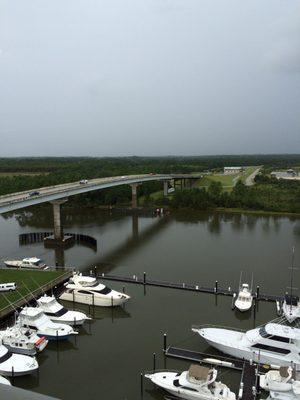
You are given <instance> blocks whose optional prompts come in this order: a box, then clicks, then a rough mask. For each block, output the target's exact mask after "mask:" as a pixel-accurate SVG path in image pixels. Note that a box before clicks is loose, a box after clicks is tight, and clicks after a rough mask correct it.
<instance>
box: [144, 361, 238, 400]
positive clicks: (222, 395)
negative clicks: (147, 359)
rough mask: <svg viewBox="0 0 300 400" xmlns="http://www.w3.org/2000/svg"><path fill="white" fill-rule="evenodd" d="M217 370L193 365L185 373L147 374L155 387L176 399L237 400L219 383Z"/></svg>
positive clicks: (226, 387) (164, 372)
mask: <svg viewBox="0 0 300 400" xmlns="http://www.w3.org/2000/svg"><path fill="white" fill-rule="evenodd" d="M217 374H218V373H217V370H216V369H214V368H213V369H209V368H206V367H203V366H200V365H196V364H194V365H191V366H190V368H189V370H188V371H183V372H178V373H177V372H170V371H163V372H161V371H160V372H154V373H151V374H145V377H146V378H148V379H150V380H151V381H152V382H153V383H154V384H155V385H157V386H160V387H161V388H163V389H164V390H166V391H167V392H169V393H171V394H172V395H174V396H176V398H180V399H187V400H196V399H201V400H224V399H228V400H235V398H236V396H235V394H234V393H233V392H232V391H231V390H230V389H229V388H228V386H226V385H225V384H224V383H222V382H217V381H216V379H217Z"/></svg>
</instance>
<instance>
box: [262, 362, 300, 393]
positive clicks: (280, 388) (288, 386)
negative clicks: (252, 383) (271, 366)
mask: <svg viewBox="0 0 300 400" xmlns="http://www.w3.org/2000/svg"><path fill="white" fill-rule="evenodd" d="M259 385H260V387H261V388H262V389H264V390H266V391H268V392H270V396H269V398H270V399H279V400H290V399H291V400H299V399H300V381H299V380H297V379H296V373H295V371H293V368H292V367H280V368H279V370H271V371H269V372H267V373H266V374H264V375H260V377H259Z"/></svg>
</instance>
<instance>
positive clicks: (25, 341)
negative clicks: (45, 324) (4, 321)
mask: <svg viewBox="0 0 300 400" xmlns="http://www.w3.org/2000/svg"><path fill="white" fill-rule="evenodd" d="M0 340H1V341H2V344H3V345H5V347H7V348H8V350H9V351H11V352H12V353H19V354H26V355H28V356H35V355H36V353H37V352H40V351H42V350H44V348H45V347H46V346H47V344H48V340H46V339H45V338H44V337H39V336H38V335H37V334H36V331H35V330H33V329H29V328H26V327H23V326H21V325H20V324H19V323H17V324H15V325H14V326H12V327H10V328H7V329H6V330H4V331H0Z"/></svg>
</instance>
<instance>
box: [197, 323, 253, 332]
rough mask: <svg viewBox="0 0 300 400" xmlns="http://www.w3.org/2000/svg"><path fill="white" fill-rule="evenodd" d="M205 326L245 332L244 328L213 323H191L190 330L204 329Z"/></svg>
mask: <svg viewBox="0 0 300 400" xmlns="http://www.w3.org/2000/svg"><path fill="white" fill-rule="evenodd" d="M205 328H220V329H230V330H231V331H236V332H241V333H245V332H246V331H245V330H244V329H240V328H234V327H232V326H222V325H214V324H203V325H192V330H193V329H195V330H198V329H205Z"/></svg>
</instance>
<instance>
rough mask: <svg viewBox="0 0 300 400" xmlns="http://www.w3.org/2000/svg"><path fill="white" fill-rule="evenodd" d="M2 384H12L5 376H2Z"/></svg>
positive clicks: (0, 378) (0, 382)
mask: <svg viewBox="0 0 300 400" xmlns="http://www.w3.org/2000/svg"><path fill="white" fill-rule="evenodd" d="M0 384H1V385H8V386H11V383H10V381H9V380H8V379H6V378H4V376H0Z"/></svg>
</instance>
